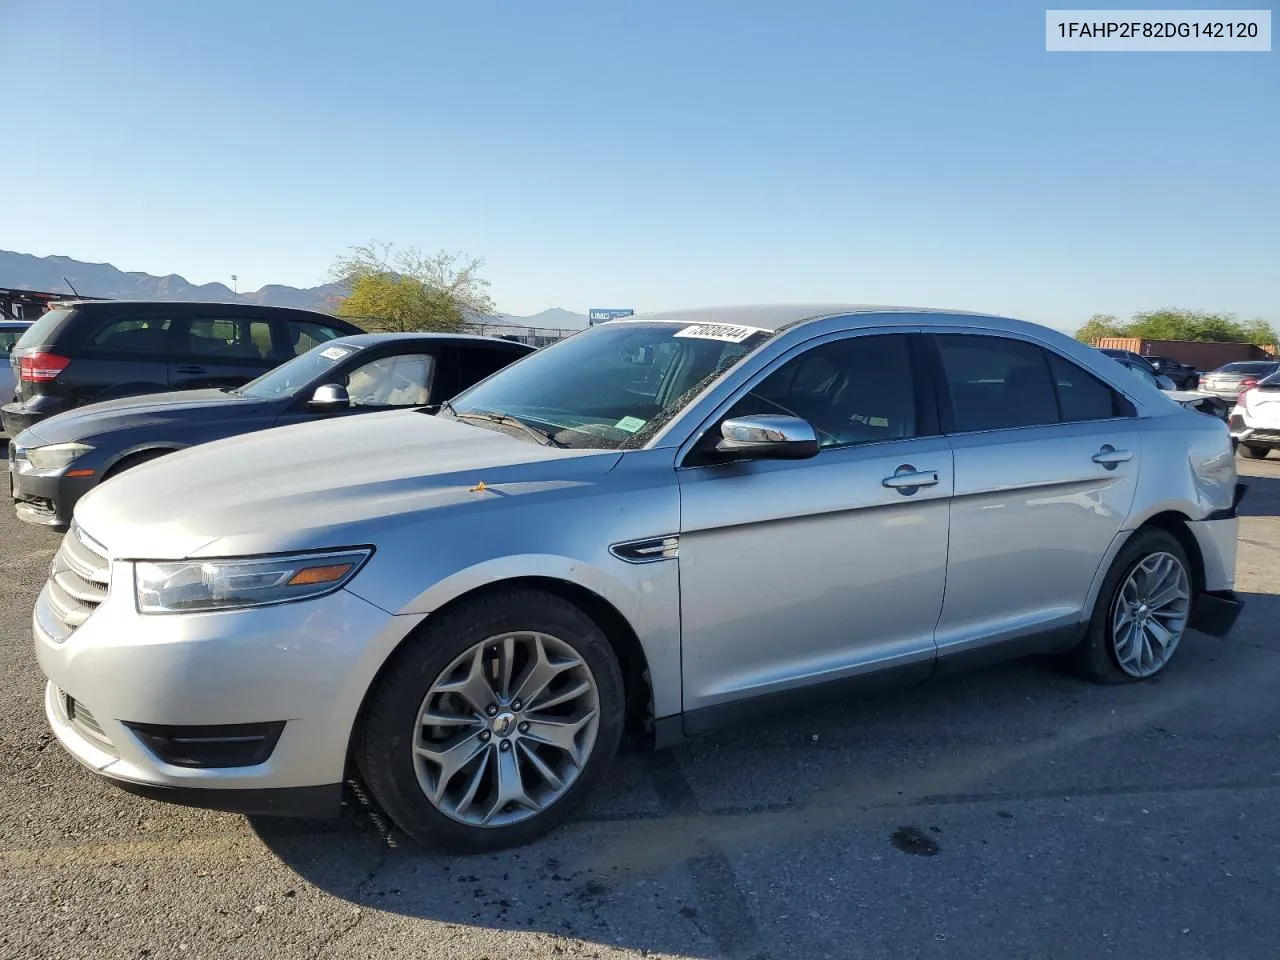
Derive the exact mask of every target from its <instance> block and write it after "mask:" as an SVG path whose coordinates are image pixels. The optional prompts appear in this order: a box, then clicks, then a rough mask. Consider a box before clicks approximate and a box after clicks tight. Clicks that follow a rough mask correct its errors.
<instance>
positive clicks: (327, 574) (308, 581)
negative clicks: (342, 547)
mask: <svg viewBox="0 0 1280 960" xmlns="http://www.w3.org/2000/svg"><path fill="white" fill-rule="evenodd" d="M352 566H353V564H350V563H335V564H333V565H332V566H328V567H307V568H306V569H305V570H299V571H298V572H297V573H295V574H294V575H293V576H292V577H290V578H289V586H291V587H307V586H313V585H315V584H317V583H333V581H335V580H341V579H342V578H343V577H345V576H346V575H347V571H349V570H350V569H351V567H352Z"/></svg>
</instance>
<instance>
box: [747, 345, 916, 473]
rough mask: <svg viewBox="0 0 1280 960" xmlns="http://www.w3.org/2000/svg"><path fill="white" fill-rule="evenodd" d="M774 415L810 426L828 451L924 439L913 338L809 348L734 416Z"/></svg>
mask: <svg viewBox="0 0 1280 960" xmlns="http://www.w3.org/2000/svg"><path fill="white" fill-rule="evenodd" d="M770 413H781V414H785V415H788V416H794V417H799V418H800V419H802V420H806V421H808V422H809V424H810V425H811V426H812V427H813V428H814V430H815V431H816V433H817V434H818V442H819V444H820V445H821V446H822V447H824V448H826V447H837V446H847V445H849V444H855V443H876V442H879V441H885V440H902V439H905V438H907V437H913V436H916V433H917V430H916V403H915V389H914V386H913V382H912V373H911V356H910V351H909V349H908V343H907V338H906V336H904V335H901V334H891V335H885V336H866V337H851V338H849V339H846V340H836V341H833V342H831V343H825V344H822V345H821V346H817V347H813V348H812V349H810V350H806V351H805V352H804V353H802V354H800V355H799V356H798V357H793V358H792V359H791V360H788V361H787V362H786V363H784V364H783V365H782V366H781V367H779V368H778V369H777V370H775V371H774V372H773V373H771V374H770V375H769V376H768V377H766V378H765V379H764V380H762V381H761V382H760V383H759V384H757V385H756V386H755V387H754V388H752V390H751V391H750V392H748V393H747V394H746V395H745V396H744V397H743V398H742V399H741V400H739V401H738V402H737V403H735V404H734V405H733V407H732V408H731V409H730V411H729V414H728V416H729V417H740V416H748V415H752V414H770Z"/></svg>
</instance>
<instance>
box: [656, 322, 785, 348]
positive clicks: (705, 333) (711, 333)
mask: <svg viewBox="0 0 1280 960" xmlns="http://www.w3.org/2000/svg"><path fill="white" fill-rule="evenodd" d="M765 332H767V331H764V330H761V329H760V328H759V327H744V326H742V325H741V324H738V323H695V324H694V325H693V326H691V327H685V328H684V329H683V330H681V331H680V332H679V333H677V334H675V336H677V337H690V338H692V339H694V340H720V341H722V342H723V343H741V342H742V341H743V340H745V339H747V337H749V336H751V335H752V334H753V333H765Z"/></svg>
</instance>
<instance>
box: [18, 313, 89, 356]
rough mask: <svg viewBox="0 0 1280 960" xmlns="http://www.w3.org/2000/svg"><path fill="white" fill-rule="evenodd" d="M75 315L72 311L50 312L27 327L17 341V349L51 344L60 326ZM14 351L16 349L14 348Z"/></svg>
mask: <svg viewBox="0 0 1280 960" xmlns="http://www.w3.org/2000/svg"><path fill="white" fill-rule="evenodd" d="M75 315H76V311H74V310H50V311H48V312H47V313H45V314H44V315H42V316H41V317H40V319H39V320H37V321H36V322H35V323H33V324H32V325H31V326H29V327H28V328H27V330H26V332H25V333H23V334H22V336H21V337H20V338H19V339H18V343H17V347H21V348H23V349H24V350H25V349H26V348H28V347H39V346H43V345H45V344H48V343H51V342H52V341H53V338H54V337H55V336H57V334H58V331H59V330H61V329H62V325H63V324H64V323H66V322H67V321H69V320H70V319H71V318H72V317H74V316H75ZM15 349H16V347H15Z"/></svg>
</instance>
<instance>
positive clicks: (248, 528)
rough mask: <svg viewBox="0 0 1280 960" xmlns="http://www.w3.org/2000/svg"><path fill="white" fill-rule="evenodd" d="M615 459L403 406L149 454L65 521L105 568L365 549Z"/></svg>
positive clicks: (587, 480)
mask: <svg viewBox="0 0 1280 960" xmlns="http://www.w3.org/2000/svg"><path fill="white" fill-rule="evenodd" d="M620 456H621V454H619V453H617V452H616V451H602V450H566V449H561V448H557V447H544V446H540V445H539V444H537V443H534V442H532V441H530V440H527V439H524V438H523V437H516V436H512V435H510V434H507V433H500V432H498V431H496V430H491V429H488V428H486V427H477V426H471V425H469V424H465V423H460V422H458V421H455V420H452V419H445V418H440V417H434V416H430V415H428V414H424V413H419V412H417V411H415V410H404V411H392V412H388V413H371V414H363V415H360V416H350V417H341V418H338V419H335V420H327V421H320V422H316V423H306V424H299V425H296V426H289V427H277V428H274V429H271V430H263V431H260V432H257V433H251V434H245V435H243V436H237V437H230V438H228V439H225V440H216V441H213V442H212V443H206V444H201V445H200V446H196V447H191V448H190V449H187V450H182V451H179V452H178V453H173V454H169V455H168V456H165V457H160V458H159V459H157V460H153V461H151V462H149V463H146V464H143V465H142V466H139V467H136V468H135V469H134V470H132V471H129V472H128V473H125V474H122V475H121V476H120V477H118V478H115V479H112V480H108V481H107V482H105V483H103V484H101V485H100V486H98V487H96V488H94V489H93V490H92V491H90V492H89V493H88V494H87V495H86V496H85V497H84V498H82V499H81V500H80V501H79V503H78V504H77V505H76V510H75V518H76V522H77V523H79V524H80V526H81V527H83V528H84V530H85V532H86V533H88V534H89V535H90V536H92V537H93V538H94V539H95V540H97V541H98V542H99V543H101V544H102V545H103V546H104V547H106V548H107V550H108V552H109V554H110V555H111V557H112V558H113V559H140V558H146V559H159V560H162V559H182V558H185V557H192V556H205V557H210V556H242V555H247V554H255V553H281V552H288V551H292V550H309V549H320V548H324V547H332V546H350V545H356V544H365V543H372V544H374V545H376V544H377V542H378V540H379V538H380V537H381V536H383V535H385V534H387V533H388V532H389V531H392V530H397V531H401V535H403V532H402V531H403V527H404V526H405V524H406V522H408V521H409V519H411V518H413V517H416V515H419V514H421V513H422V512H423V511H427V510H432V511H435V510H459V509H461V510H483V509H486V508H490V509H493V508H496V507H497V506H504V507H505V506H510V505H511V498H513V497H528V496H536V495H538V494H548V495H565V494H566V493H567V492H571V491H572V490H573V489H574V488H576V487H580V486H582V485H589V484H591V483H593V482H594V481H595V480H596V479H598V478H599V477H601V476H603V475H604V474H605V473H607V472H608V471H609V470H610V469H612V467H613V466H614V464H616V463H617V461H618V458H619V457H620Z"/></svg>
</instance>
